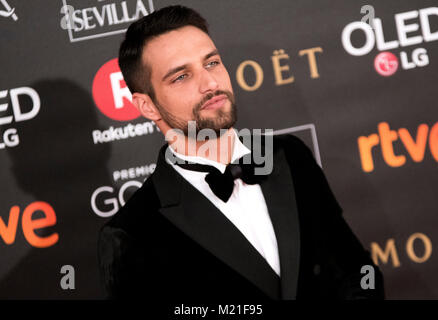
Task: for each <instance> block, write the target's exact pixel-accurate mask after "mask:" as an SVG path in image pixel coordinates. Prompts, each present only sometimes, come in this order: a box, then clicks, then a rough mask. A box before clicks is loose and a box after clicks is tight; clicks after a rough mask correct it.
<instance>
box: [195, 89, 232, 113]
mask: <svg viewBox="0 0 438 320" xmlns="http://www.w3.org/2000/svg"><path fill="white" fill-rule="evenodd" d="M222 94H224V95H226V96H227V98H228V100H230V101H231V102H232V103H234V96H233V94H232V93H231V92H230V91H224V90H217V91H215V92H214V93H208V94H207V95H205V97H204V98H203V99H202V100H201V101H200V102H199V103H198V104H197V105H196V107H195V109H194V110H193V111H194V112H198V111H199V110H201V108H202V106H203V105H204V103H206V102H207V101H208V100H210V99H211V98H213V97H216V96H220V95H222Z"/></svg>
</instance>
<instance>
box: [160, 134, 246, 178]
mask: <svg viewBox="0 0 438 320" xmlns="http://www.w3.org/2000/svg"><path fill="white" fill-rule="evenodd" d="M232 132H233V134H234V148H233V152H232V155H231V162H234V161H236V160H237V159H240V158H241V157H243V156H244V155H246V154H248V153H251V150H249V149H248V148H247V147H246V146H245V145H244V144H243V143H242V142H241V141H240V139H239V136H238V135H237V133H236V130H235V129H234V128H233V129H232ZM168 148H169V150H170V151H171V152H172V153H173V154H174V155H175V156H177V157H178V158H180V159H182V160H186V161H190V162H194V163H199V164H206V165H210V166H214V167H215V168H217V169H218V170H219V171H220V172H221V173H224V172H225V169H226V167H227V166H226V165H225V164H223V163H220V162H217V161H214V160H210V159H206V158H204V157H198V156H186V155H184V154H181V153H179V152H176V151H175V150H174V149H173V148H172V147H171V146H170V145H168ZM166 161H167V162H169V160H168V159H166ZM169 163H170V162H169ZM172 165H175V164H172ZM184 170H186V169H184Z"/></svg>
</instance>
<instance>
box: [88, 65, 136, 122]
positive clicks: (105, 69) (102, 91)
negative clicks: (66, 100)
mask: <svg viewBox="0 0 438 320" xmlns="http://www.w3.org/2000/svg"><path fill="white" fill-rule="evenodd" d="M92 92H93V99H94V103H95V104H96V106H97V107H98V108H99V110H100V111H101V112H102V113H103V114H104V115H106V116H107V117H109V118H111V119H113V120H118V121H129V120H133V119H135V118H138V117H139V116H140V113H139V112H138V110H137V109H136V108H135V107H134V105H133V104H132V102H131V101H132V94H131V92H130V91H129V89H128V87H127V86H126V83H125V80H123V75H122V71H120V68H119V64H118V61H117V58H115V59H112V60H110V61H108V62H107V63H105V64H104V65H103V66H102V67H100V69H99V70H98V71H97V73H96V75H95V77H94V79H93V88H92Z"/></svg>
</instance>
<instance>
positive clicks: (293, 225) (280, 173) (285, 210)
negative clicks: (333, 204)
mask: <svg viewBox="0 0 438 320" xmlns="http://www.w3.org/2000/svg"><path fill="white" fill-rule="evenodd" d="M275 141H276V140H275V137H274V150H275V151H274V155H273V156H274V160H273V171H272V172H271V174H270V175H269V176H268V177H267V179H265V180H263V181H262V182H261V183H260V186H261V188H262V191H263V194H264V196H265V201H266V204H267V207H268V211H269V215H270V217H271V221H272V224H273V227H274V231H275V235H276V238H277V244H278V251H279V256H280V268H281V293H282V299H287V300H290V299H295V298H296V290H297V283H298V271H299V259H300V230H299V220H298V209H297V204H296V199H295V190H294V186H293V182H292V176H291V173H290V169H289V166H288V163H287V160H286V155H285V153H284V151H283V149H281V148H275V147H276V145H275Z"/></svg>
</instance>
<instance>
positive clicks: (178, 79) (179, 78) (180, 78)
mask: <svg viewBox="0 0 438 320" xmlns="http://www.w3.org/2000/svg"><path fill="white" fill-rule="evenodd" d="M185 76H186V74H182V75H180V76H178V77H177V78H176V79H175V80H173V81H172V83H173V82H177V81H181V80H183V79H184V77H185Z"/></svg>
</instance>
